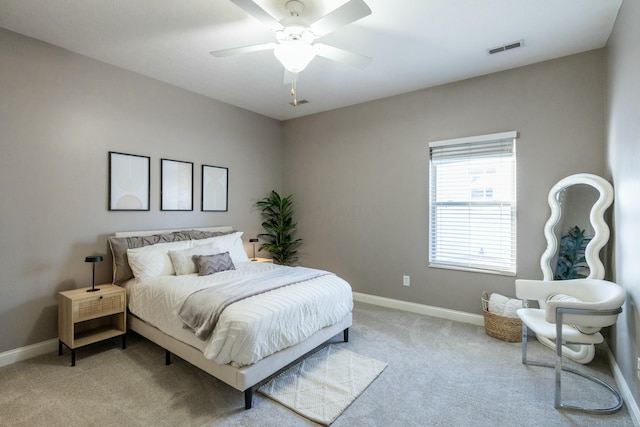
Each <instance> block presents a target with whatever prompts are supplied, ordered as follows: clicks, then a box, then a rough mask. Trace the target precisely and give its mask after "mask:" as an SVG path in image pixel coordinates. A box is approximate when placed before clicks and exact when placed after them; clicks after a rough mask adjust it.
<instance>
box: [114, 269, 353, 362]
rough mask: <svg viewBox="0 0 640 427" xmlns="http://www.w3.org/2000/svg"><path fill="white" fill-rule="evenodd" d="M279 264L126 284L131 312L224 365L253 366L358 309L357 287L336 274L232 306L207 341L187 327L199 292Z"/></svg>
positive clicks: (261, 295)
mask: <svg viewBox="0 0 640 427" xmlns="http://www.w3.org/2000/svg"><path fill="white" fill-rule="evenodd" d="M277 268H281V267H280V266H278V265H274V264H267V263H258V262H245V263H240V264H239V265H236V270H230V271H224V272H220V273H216V274H212V275H210V276H198V275H197V274H188V275H183V276H161V277H156V278H153V279H147V280H142V281H137V280H135V279H134V280H131V281H129V282H127V283H126V284H125V288H126V289H127V294H128V305H129V310H130V311H131V312H132V313H133V314H135V315H136V316H138V317H140V318H141V319H143V320H145V321H146V322H148V323H150V324H152V325H154V326H155V327H157V328H158V329H160V330H161V331H163V332H164V333H166V334H168V335H171V336H173V337H174V338H177V339H179V340H181V341H183V342H186V343H187V344H190V345H192V346H194V347H196V348H198V349H200V350H201V351H202V352H203V354H204V356H205V357H206V358H207V359H212V360H214V361H215V362H216V363H218V364H227V363H233V365H235V366H244V365H250V364H252V363H255V362H257V361H258V360H260V359H262V358H264V357H266V356H269V355H270V354H272V353H275V352H276V351H279V350H282V349H284V348H287V347H290V346H292V345H295V344H297V343H299V342H301V341H304V340H305V339H306V338H308V337H309V336H311V335H312V334H314V333H315V332H317V331H318V330H320V329H322V328H324V327H326V326H329V325H332V324H334V323H336V322H338V321H340V320H342V319H343V318H344V317H345V316H346V315H347V314H348V313H350V312H351V310H352V309H353V300H352V294H351V287H350V286H349V284H348V283H347V282H345V281H344V280H342V279H341V278H339V277H337V276H335V275H332V274H331V275H326V276H322V277H318V278H316V279H313V280H309V281H306V282H302V283H298V284H295V285H290V286H285V287H283V288H279V289H275V290H272V291H269V292H266V293H263V294H260V295H255V296H253V297H250V298H246V299H244V300H241V301H238V302H236V303H234V304H232V305H230V306H229V307H227V308H226V309H225V310H224V311H223V313H222V315H221V316H220V319H219V321H218V323H217V325H216V328H215V330H214V332H213V334H212V335H211V337H210V338H209V339H208V340H207V341H202V340H200V339H199V338H197V337H196V336H195V335H194V334H193V333H192V332H190V331H188V330H186V329H184V328H183V326H184V325H183V323H182V321H180V319H179V318H178V312H179V311H180V307H182V304H183V302H184V300H185V299H186V298H187V297H188V296H189V295H190V294H191V293H193V292H195V291H197V290H200V289H204V288H207V287H211V286H216V285H219V284H222V283H228V282H229V281H233V280H237V279H241V278H246V277H248V276H250V275H260V274H264V273H266V272H269V271H272V270H274V269H277Z"/></svg>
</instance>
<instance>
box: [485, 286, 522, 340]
mask: <svg viewBox="0 0 640 427" xmlns="http://www.w3.org/2000/svg"><path fill="white" fill-rule="evenodd" d="M482 311H483V313H484V330H485V332H486V333H487V335H489V336H492V337H494V338H498V339H500V340H502V341H507V342H522V320H520V318H518V317H505V316H500V315H499V314H495V313H491V312H490V311H489V294H487V292H483V293H482Z"/></svg>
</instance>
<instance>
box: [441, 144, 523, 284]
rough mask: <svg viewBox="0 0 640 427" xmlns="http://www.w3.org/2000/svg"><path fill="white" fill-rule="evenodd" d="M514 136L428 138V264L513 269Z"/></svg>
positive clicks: (491, 270) (496, 270)
mask: <svg viewBox="0 0 640 427" xmlns="http://www.w3.org/2000/svg"><path fill="white" fill-rule="evenodd" d="M516 137H517V133H516V132H504V133H499V134H492V135H483V136H477V137H469V138H462V139H456V140H447V141H436V142H431V143H430V144H429V151H430V157H431V162H430V184H431V185H430V214H429V222H430V233H429V236H430V242H429V246H430V247H429V265H430V266H432V267H444V268H456V269H464V270H479V271H483V272H488V273H498V274H512V275H515V273H516V144H515V141H516Z"/></svg>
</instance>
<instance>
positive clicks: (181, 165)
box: [160, 159, 193, 211]
mask: <svg viewBox="0 0 640 427" xmlns="http://www.w3.org/2000/svg"><path fill="white" fill-rule="evenodd" d="M160 201H161V202H160V209H161V210H163V211H192V210H193V163H192V162H182V161H180V160H169V159H160Z"/></svg>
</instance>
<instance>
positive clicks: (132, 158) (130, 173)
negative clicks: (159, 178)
mask: <svg viewBox="0 0 640 427" xmlns="http://www.w3.org/2000/svg"><path fill="white" fill-rule="evenodd" d="M150 182H151V158H150V157H148V156H141V155H138V154H126V153H119V152H116V151H109V207H108V208H109V210H110V211H148V210H149V206H150V196H151V191H150Z"/></svg>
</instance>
